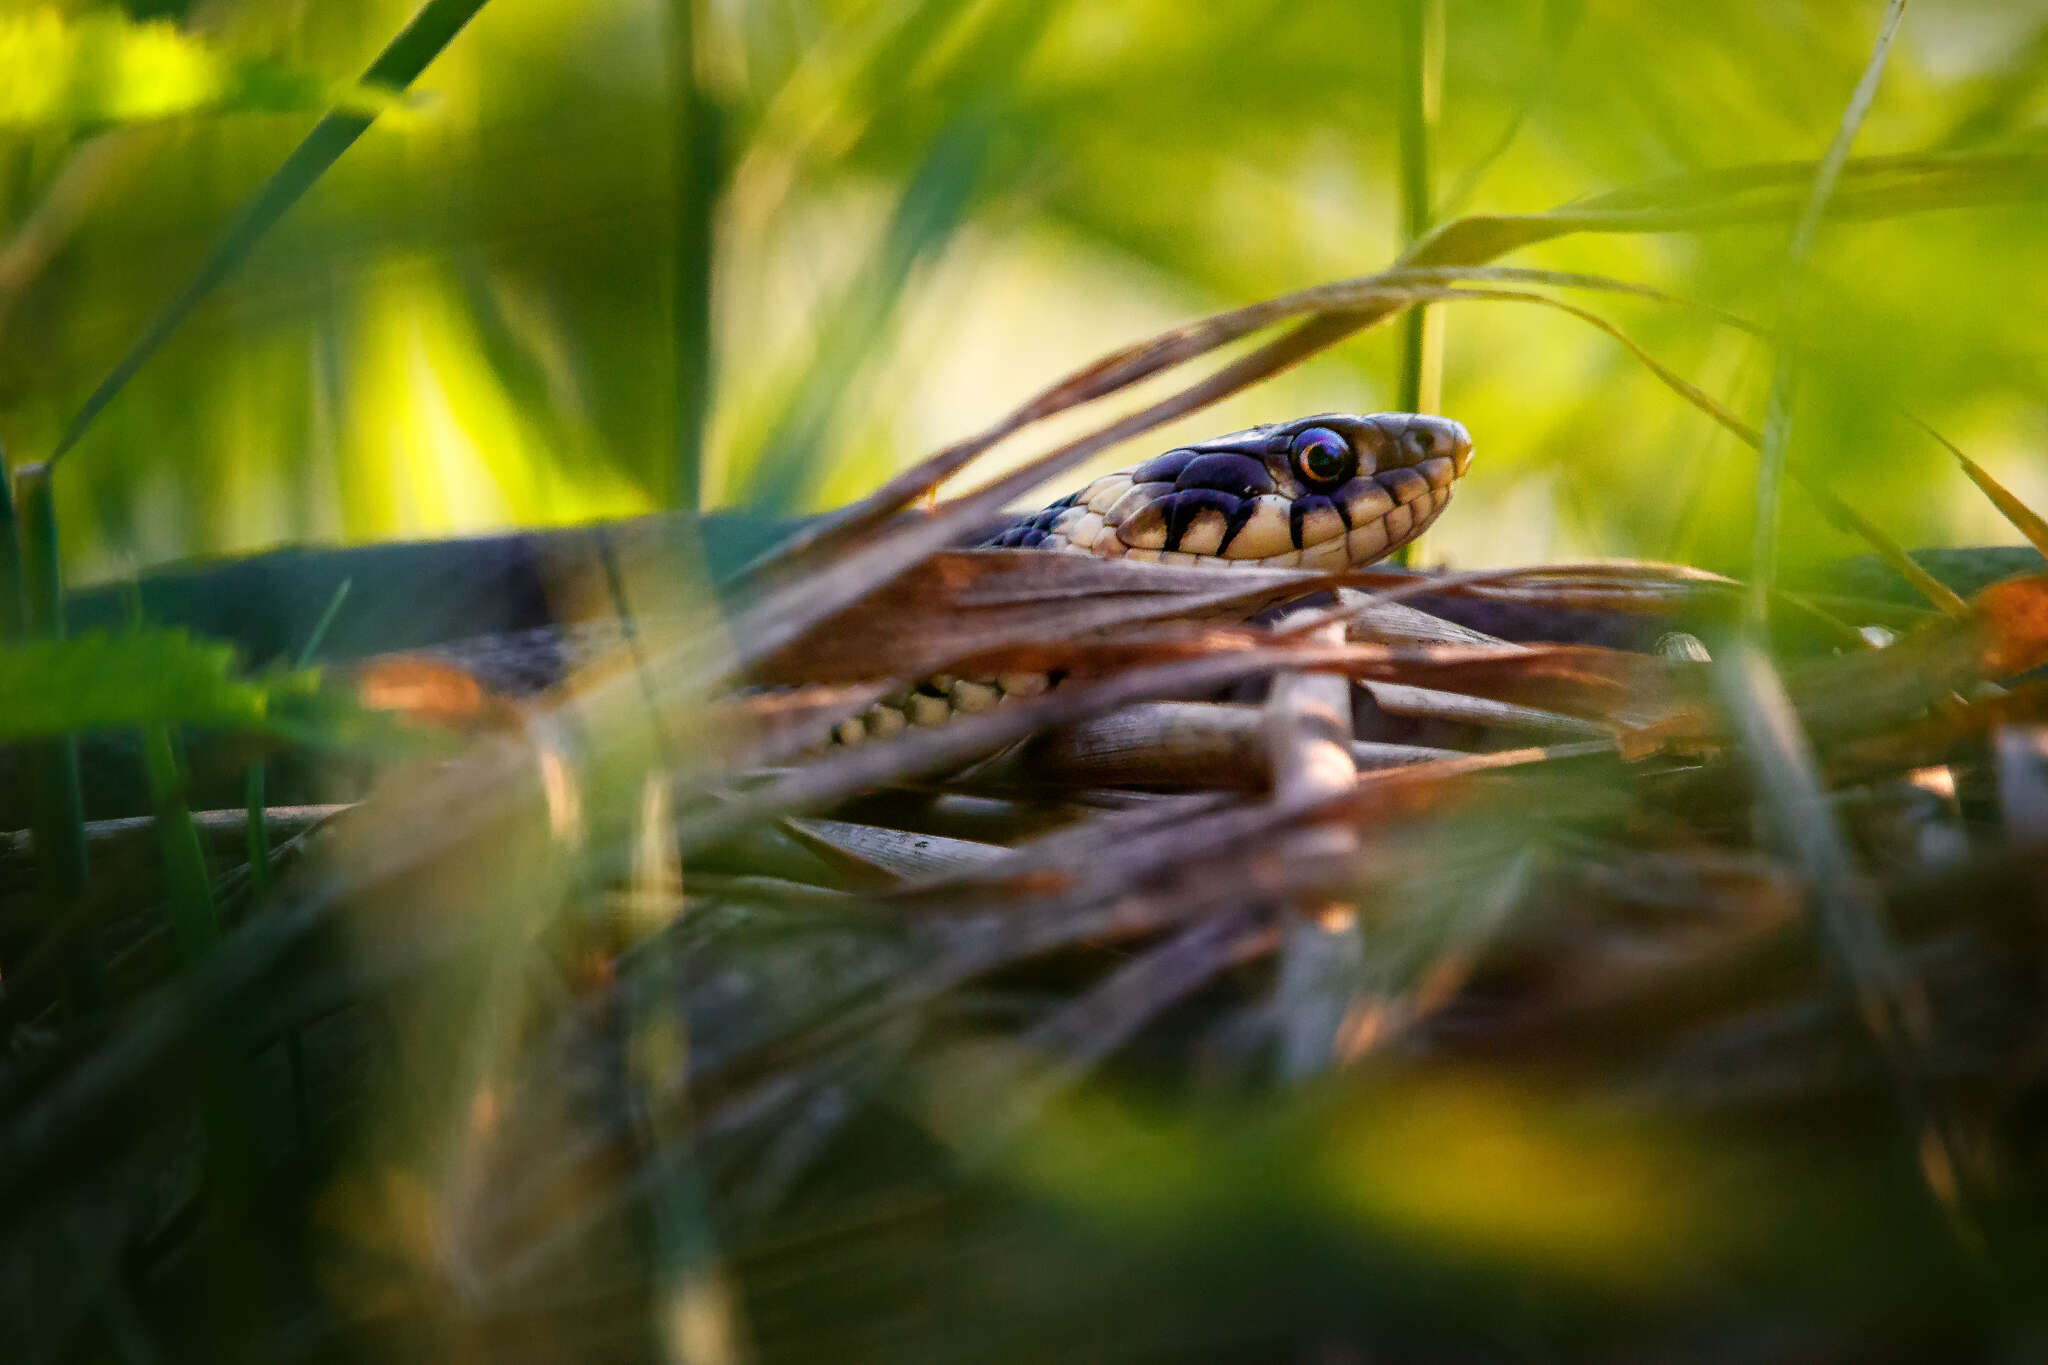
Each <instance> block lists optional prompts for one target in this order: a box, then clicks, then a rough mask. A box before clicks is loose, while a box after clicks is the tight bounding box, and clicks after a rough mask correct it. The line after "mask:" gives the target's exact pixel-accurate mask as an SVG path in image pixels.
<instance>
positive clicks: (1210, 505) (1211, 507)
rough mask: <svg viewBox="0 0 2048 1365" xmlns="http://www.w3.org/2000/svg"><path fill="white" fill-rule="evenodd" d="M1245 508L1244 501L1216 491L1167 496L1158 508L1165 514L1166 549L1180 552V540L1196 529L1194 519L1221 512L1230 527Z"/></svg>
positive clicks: (1192, 489)
mask: <svg viewBox="0 0 2048 1365" xmlns="http://www.w3.org/2000/svg"><path fill="white" fill-rule="evenodd" d="M1243 505H1244V499H1242V498H1240V497H1238V496H1236V495H1235V494H1232V493H1226V492H1224V491H1222V490H1221V489H1216V488H1187V489H1183V490H1181V491H1180V492H1177V493H1169V494H1167V495H1166V496H1165V497H1163V498H1161V499H1160V500H1159V506H1160V507H1161V509H1162V510H1164V512H1165V513H1166V548H1167V549H1169V550H1178V549H1179V548H1180V543H1181V540H1182V539H1183V538H1184V537H1185V536H1186V535H1187V533H1188V531H1189V530H1190V529H1192V528H1193V526H1194V524H1195V518H1197V517H1199V516H1200V515H1201V514H1202V513H1204V512H1216V513H1220V514H1221V515H1222V517H1223V520H1224V524H1225V525H1226V526H1228V525H1229V524H1230V521H1231V518H1232V517H1234V516H1236V515H1237V510H1238V508H1239V507H1241V506H1243ZM1226 539H1227V533H1226ZM1218 552H1219V553H1220V550H1219V551H1218Z"/></svg>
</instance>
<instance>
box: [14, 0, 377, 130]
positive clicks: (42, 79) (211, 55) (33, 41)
mask: <svg viewBox="0 0 2048 1365" xmlns="http://www.w3.org/2000/svg"><path fill="white" fill-rule="evenodd" d="M397 99H398V96H397V95H396V94H395V93H394V92H392V91H389V90H383V89H378V88H375V87H370V86H361V85H352V84H350V83H348V82H335V81H330V80H327V79H326V78H324V77H321V76H317V75H314V74H312V73H310V72H305V71H300V70H297V69H295V68H293V67H289V66H286V65H283V64H282V63H278V62H274V61H268V60H262V59H255V58H245V57H237V56H235V55H233V54H231V53H226V52H222V51H220V50H218V49H216V48H214V47H212V46H210V45H209V44H207V43H205V42H203V41H201V40H200V39H198V38H195V37H193V36H192V35H190V34H188V33H184V32H181V31H180V30H179V29H178V27H177V26H176V25H175V24H172V23H169V22H168V21H165V20H161V19H155V20H147V21H140V20H134V19H129V18H127V17H125V16H124V15H122V14H120V13H119V12H118V11H114V10H94V11H88V12H86V13H84V14H79V15H75V16H67V15H65V14H63V13H62V12H61V11H59V10H58V9H56V8H55V7H53V6H49V5H43V6H39V7H37V8H34V9H29V10H25V11H23V12H20V13H16V14H10V15H4V16H0V128H4V127H16V128H20V127H41V128H52V127H54V128H69V129H78V128H101V127H106V126H109V125H113V124H123V123H149V122H154V121H157V120H160V119H168V118H176V117H178V116H180V115H185V114H198V113H221V112H229V111H242V110H271V111H280V110H294V109H328V108H331V107H334V106H336V105H341V106H344V107H347V108H351V109H355V110H357V111H358V112H365V113H376V112H381V111H382V110H383V109H385V108H387V107H389V106H390V105H391V104H393V103H394V102H395V101H396V100H397Z"/></svg>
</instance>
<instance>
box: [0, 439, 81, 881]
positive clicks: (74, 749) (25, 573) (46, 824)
mask: <svg viewBox="0 0 2048 1365" xmlns="http://www.w3.org/2000/svg"><path fill="white" fill-rule="evenodd" d="M50 473H51V470H50V466H49V465H47V464H32V465H25V466H23V467H22V470H21V472H20V473H19V474H17V475H16V476H15V493H16V496H17V497H18V498H19V499H20V505H21V541H22V545H21V548H22V580H23V599H24V605H25V607H26V624H27V629H26V631H25V632H24V633H25V636H26V638H27V639H29V640H30V641H33V642H35V644H34V645H22V646H17V647H16V649H15V650H14V651H13V652H14V654H15V657H16V661H17V662H19V661H20V659H21V658H22V657H23V656H25V655H27V654H28V653H29V652H30V651H31V650H32V649H34V648H36V647H48V646H51V645H55V644H57V643H59V642H61V641H62V640H63V638H64V584H63V578H62V576H61V575H60V574H59V572H58V547H57V503H56V498H55V495H54V490H53V489H52V488H51V484H50ZM9 710H10V711H12V710H13V708H9ZM17 719H18V718H17V717H16V716H14V715H7V716H0V726H4V725H7V724H9V723H11V722H14V721H16V720H17ZM30 753H31V764H30V770H31V772H32V774H33V776H32V778H31V781H33V782H34V783H35V788H36V802H35V809H36V813H37V814H36V824H35V835H36V862H37V867H38V871H39V872H40V874H41V876H42V881H43V886H44V887H45V888H46V889H47V890H48V891H49V893H50V894H51V895H52V896H53V897H55V898H56V899H58V900H60V901H62V900H69V899H70V898H71V897H73V896H75V895H77V894H78V893H79V892H80V891H82V890H84V889H85V879H86V856H85V803H84V799H83V798H82V796H81V795H80V790H79V776H78V742H77V740H76V739H74V738H73V737H72V736H70V735H68V734H49V733H44V734H41V735H39V736H37V737H36V738H35V741H34V743H33V745H32V747H31V750H30Z"/></svg>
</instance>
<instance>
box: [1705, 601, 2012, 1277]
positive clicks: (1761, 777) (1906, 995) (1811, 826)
mask: <svg viewBox="0 0 2048 1365" xmlns="http://www.w3.org/2000/svg"><path fill="white" fill-rule="evenodd" d="M1714 679H1715V683H1716V686H1717V689H1718V690H1719V692H1720V693H1721V704H1722V706H1723V708H1724V709H1725V710H1726V711H1727V713H1728V715H1729V718H1730V720H1731V721H1732V722H1733V724H1734V726H1735V729H1736V731H1737V733H1738V734H1740V735H1741V737H1742V748H1743V755H1744V757H1745V758H1746V759H1747V761H1748V763H1749V764H1750V767H1751V769H1752V770H1753V772H1754V774H1755V781H1756V791H1757V796H1758V799H1759V800H1760V801H1761V802H1762V803H1763V807H1764V810H1765V812H1766V813H1767V814H1768V816H1769V826H1768V827H1769V829H1770V831H1771V832H1772V834H1773V835H1774V837H1775V839H1776V840H1777V841H1778V842H1780V843H1781V844H1783V845H1784V846H1785V847H1786V849H1787V851H1788V852H1789V853H1791V854H1792V856H1793V857H1794V858H1795V859H1796V860H1797V861H1798V864H1799V866H1800V868H1801V870H1802V871H1803V872H1804V873H1805V875H1806V881H1807V904H1808V906H1809V914H1810V915H1811V917H1812V919H1811V922H1812V925H1813V930H1814V934H1815V937H1816V938H1817V939H1818V941H1819V945H1820V949H1821V952H1822V954H1823V956H1824V958H1825V960H1826V962H1827V964H1828V967H1829V969H1830V977H1831V979H1832V981H1833V983H1834V984H1835V986H1836V988H1837V990H1838V991H1839V992H1840V993H1841V995H1842V997H1843V1000H1844V1003H1845V1004H1846V1005H1847V1006H1848V1008H1849V1010H1850V1012H1851V1013H1852V1014H1854V1016H1855V1017H1856V1018H1857V1019H1859V1020H1860V1021H1861V1022H1862V1025H1863V1032H1864V1035H1865V1036H1866V1037H1867V1038H1868V1039H1869V1041H1870V1043H1871V1044H1872V1045H1873V1046H1874V1047H1875V1048H1876V1050H1877V1053H1878V1055H1879V1057H1880V1058H1881V1059H1882V1060H1883V1062H1884V1065H1885V1069H1886V1071H1887V1073H1888V1075H1889V1076H1890V1079H1891V1081H1892V1084H1893V1088H1894V1093H1895V1096H1896V1098H1897V1100H1898V1102H1899V1104H1900V1106H1901V1108H1902V1110H1903V1112H1904V1117H1905V1122H1906V1124H1907V1125H1908V1127H1909V1129H1910V1131H1911V1133H1912V1138H1913V1140H1912V1142H1911V1143H1910V1151H1911V1153H1912V1155H1913V1156H1914V1158H1915V1159H1916V1161H1917V1164H1918V1166H1919V1168H1920V1170H1921V1173H1922V1176H1923V1178H1924V1180H1925V1182H1926V1186H1927V1188H1928V1191H1929V1193H1930V1194H1931V1195H1932V1196H1933V1198H1934V1199H1935V1200H1936V1202H1937V1203H1938V1204H1939V1205H1940V1206H1941V1208H1942V1210H1943V1211H1944V1213H1946V1214H1947V1216H1948V1218H1949V1219H1950V1221H1951V1224H1952V1225H1953V1226H1954V1227H1955V1228H1956V1230H1957V1232H1958V1234H1959V1235H1960V1236H1962V1237H1963V1238H1965V1240H1966V1241H1969V1242H1972V1243H1974V1242H1975V1240H1976V1236H1977V1234H1976V1233H1975V1231H1974V1229H1973V1227H1972V1222H1971V1217H1970V1212H1969V1207H1968V1204H1969V1201H1968V1200H1967V1199H1966V1198H1965V1197H1964V1195H1963V1193H1962V1190H1961V1182H1962V1178H1963V1174H1962V1173H1963V1167H1962V1165H1961V1163H1960V1161H1959V1158H1958V1152H1957V1147H1956V1142H1957V1136H1956V1133H1955V1130H1954V1127H1953V1121H1952V1119H1951V1117H1950V1116H1949V1115H1948V1114H1947V1113H1946V1111H1945V1108H1944V1107H1943V1106H1941V1105H1939V1104H1938V1103H1937V1097H1936V1096H1935V1095H1934V1094H1933V1093H1932V1090H1931V1086H1930V1083H1929V1078H1928V1075H1927V1066H1926V1058H1927V1053H1928V1049H1929V1047H1930V1046H1931V1031H1932V1028H1933V1021H1932V1018H1931V1016H1930V1014H1929V1012H1928V1003H1927V999H1926V995H1925V992H1924V990H1923V988H1922V986H1921V984H1920V982H1919V981H1917V980H1916V979H1914V977H1913V976H1912V975H1911V973H1909V972H1908V970H1907V969H1906V966H1905V964H1904V963H1903V962H1902V961H1901V959H1900V957H1899V955H1898V952H1897V950H1896V949H1895V948H1894V947H1893V945H1892V943H1891V940H1890V936H1889V934H1888V932H1887V930H1886V928H1885V925H1884V922H1883V919H1882V916H1881V905H1880V902H1879V899H1878V896H1877V893H1876V891H1875V889H1874V886H1873V884H1872V883H1871V881H1870V880H1869V879H1868V878H1867V877H1865V876H1864V875H1863V874H1862V873H1861V872H1860V871H1859V870H1858V869H1857V867H1856V864H1855V859H1854V855H1853V854H1852V853H1851V851H1850V848H1849V845H1848V841H1847V839H1846V837H1845V836H1844V834H1843V831H1842V829H1841V827H1840V824H1839V822H1838V820H1837V818H1836V815H1835V813H1834V811H1833V809H1832V808H1831V807H1830V805H1829V801H1828V793H1827V790H1826V788H1825V787H1824V786H1823V785H1822V779H1821V773H1820V766H1819V760H1818V758H1817V757H1816V755H1815V753H1814V750H1813V746H1812V744H1811V743H1810V741H1809V740H1808V738H1807V736H1806V734H1805V732H1804V731H1803V730H1802V728H1801V726H1800V723H1799V715H1798V712H1797V711H1796V710H1795V709H1794V707H1793V704H1792V698H1791V695H1790V693H1788V692H1787V691H1786V690H1785V684H1784V681H1783V680H1782V679H1781V678H1780V677H1779V676H1778V673H1777V670H1776V669H1774V668H1773V667H1772V666H1771V662H1770V659H1769V657H1768V656H1767V655H1766V654H1765V653H1764V651H1763V650H1762V649H1761V648H1759V647H1758V646H1757V645H1755V644H1754V643H1752V642H1750V641H1749V640H1746V639H1743V638H1741V637H1738V638H1737V639H1736V640H1735V641H1734V642H1733V644H1732V645H1730V646H1728V647H1727V648H1726V649H1724V650H1723V651H1722V658H1721V661H1720V662H1719V664H1717V665H1716V666H1715V669H1714Z"/></svg>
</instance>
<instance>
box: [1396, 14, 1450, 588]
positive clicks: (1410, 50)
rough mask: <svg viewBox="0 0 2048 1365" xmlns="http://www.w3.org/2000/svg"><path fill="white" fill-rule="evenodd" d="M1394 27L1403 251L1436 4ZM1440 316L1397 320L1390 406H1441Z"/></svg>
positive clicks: (1421, 205) (1439, 98)
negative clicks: (1395, 383)
mask: <svg viewBox="0 0 2048 1365" xmlns="http://www.w3.org/2000/svg"><path fill="white" fill-rule="evenodd" d="M1399 15H1400V25H1401V85H1402V88H1401V97H1400V104H1401V139H1400V140H1401V240H1402V241H1403V242H1405V243H1407V245H1408V247H1409V249H1410V250H1413V249H1414V246H1415V244H1416V243H1417V242H1419V241H1421V240H1422V238H1423V237H1424V236H1425V235H1426V234H1427V233H1428V232H1429V228H1430V221H1431V218H1432V213H1431V208H1430V198H1431V195H1432V193H1433V190H1432V185H1431V171H1432V165H1431V163H1432V162H1433V161H1434V159H1435V158H1434V147H1435V142H1436V124H1437V116H1438V113H1439V112H1440V110H1441V109H1442V105H1443V84H1444V5H1443V0H1402V3H1401V4H1400V6H1399ZM1443 321H1444V319H1443V314H1442V313H1441V312H1440V311H1439V310H1437V309H1434V308H1431V307H1430V306H1429V305H1428V304H1424V303H1418V304H1416V305H1415V306H1414V307H1412V308H1410V309H1409V310H1408V311H1407V312H1406V313H1405V314H1404V315H1403V316H1402V319H1401V328H1402V331H1401V378H1400V386H1399V390H1398V397H1397V399H1396V403H1395V406H1397V407H1398V408H1400V409H1401V410H1402V411H1404V412H1435V411H1437V410H1438V408H1439V407H1440V406H1441V404H1442V403H1443V368H1444V334H1443ZM1421 539H1422V537H1419V536H1418V537H1416V538H1415V539H1414V540H1410V541H1409V542H1408V543H1406V544H1404V545H1403V546H1401V548H1400V549H1399V550H1398V551H1396V552H1395V555H1394V562H1395V563H1397V564H1404V565H1406V564H1414V563H1416V562H1417V561H1418V560H1420V559H1421V557H1422V547H1421V545H1420V544H1419V542H1420V540H1421Z"/></svg>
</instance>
